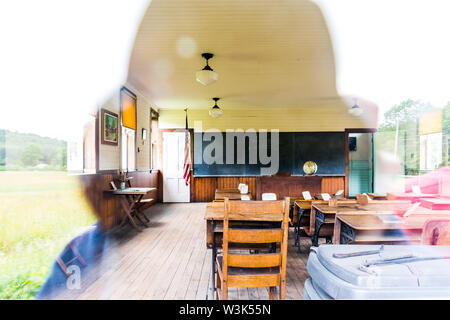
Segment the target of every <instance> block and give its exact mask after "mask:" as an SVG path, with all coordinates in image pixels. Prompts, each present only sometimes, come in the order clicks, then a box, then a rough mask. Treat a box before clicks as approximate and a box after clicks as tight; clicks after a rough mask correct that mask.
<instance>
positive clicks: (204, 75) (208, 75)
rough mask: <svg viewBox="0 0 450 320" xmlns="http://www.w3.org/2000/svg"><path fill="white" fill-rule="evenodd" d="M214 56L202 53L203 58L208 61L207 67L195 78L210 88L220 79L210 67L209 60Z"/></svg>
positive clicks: (197, 73)
mask: <svg viewBox="0 0 450 320" xmlns="http://www.w3.org/2000/svg"><path fill="white" fill-rule="evenodd" d="M213 56H214V55H213V54H212V53H202V57H203V58H205V59H206V66H205V67H204V68H203V69H202V70H200V71H197V72H196V73H195V78H196V79H197V81H198V82H200V83H201V84H203V85H204V86H208V85H210V84H212V83H214V82H216V81H217V79H219V74H218V73H217V72H214V70H213V69H212V68H211V67H210V66H209V64H208V60H209V59H211V58H212V57H213Z"/></svg>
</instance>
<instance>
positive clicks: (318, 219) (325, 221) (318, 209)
mask: <svg viewBox="0 0 450 320" xmlns="http://www.w3.org/2000/svg"><path fill="white" fill-rule="evenodd" d="M410 206H411V202H409V201H390V200H371V201H369V203H368V204H367V205H360V204H358V203H357V202H356V201H354V200H353V201H352V200H341V201H338V204H337V206H335V207H330V206H329V205H328V204H319V203H314V202H313V203H312V205H311V217H310V234H311V242H312V245H313V246H318V241H319V235H320V236H326V237H329V238H330V240H331V237H332V236H333V227H334V222H335V218H336V217H335V215H336V213H338V211H339V212H346V211H353V212H355V211H356V212H361V213H364V212H366V213H367V212H369V211H373V212H381V211H386V210H389V211H391V212H392V211H395V212H398V213H404V212H406V210H407V209H408V208H409V207H410ZM324 226H328V228H327V229H328V230H327V233H326V234H325V235H324V234H320V230H321V229H322V227H324Z"/></svg>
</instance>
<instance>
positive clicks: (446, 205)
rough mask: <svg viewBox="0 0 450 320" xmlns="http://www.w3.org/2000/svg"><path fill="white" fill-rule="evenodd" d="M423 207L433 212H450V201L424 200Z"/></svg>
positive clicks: (422, 201)
mask: <svg viewBox="0 0 450 320" xmlns="http://www.w3.org/2000/svg"><path fill="white" fill-rule="evenodd" d="M420 202H421V206H422V207H425V208H428V209H431V210H450V199H442V198H441V199H423V200H421V201H420Z"/></svg>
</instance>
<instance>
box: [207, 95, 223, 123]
mask: <svg viewBox="0 0 450 320" xmlns="http://www.w3.org/2000/svg"><path fill="white" fill-rule="evenodd" d="M212 99H213V100H214V106H213V107H212V108H211V109H210V110H209V115H210V116H211V117H213V118H218V117H220V116H221V115H222V113H223V111H222V109H220V108H219V106H218V105H217V101H218V100H219V99H220V98H212Z"/></svg>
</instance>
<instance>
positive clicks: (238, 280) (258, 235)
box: [216, 198, 289, 300]
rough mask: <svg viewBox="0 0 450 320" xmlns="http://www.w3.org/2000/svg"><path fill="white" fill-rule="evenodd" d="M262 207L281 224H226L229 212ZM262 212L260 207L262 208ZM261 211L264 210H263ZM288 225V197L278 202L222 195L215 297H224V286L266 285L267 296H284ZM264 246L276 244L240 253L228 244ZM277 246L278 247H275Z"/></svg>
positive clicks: (233, 212) (226, 292)
mask: <svg viewBox="0 0 450 320" xmlns="http://www.w3.org/2000/svg"><path fill="white" fill-rule="evenodd" d="M262 207H265V208H266V209H265V213H266V214H273V215H279V216H278V217H279V220H280V221H281V226H280V224H278V227H271V228H260V227H253V228H252V227H250V226H248V227H246V228H243V227H242V226H240V227H239V228H234V227H233V225H230V220H229V216H230V214H243V213H245V212H252V211H253V212H256V211H259V210H261V208H262ZM263 211H264V210H263ZM263 214H264V213H263ZM288 228H289V198H285V200H279V201H264V202H263V201H251V202H250V201H247V202H245V201H229V199H228V198H225V205H224V223H223V253H222V255H218V256H217V260H216V264H217V281H216V285H217V287H216V298H217V299H223V300H226V299H227V298H228V287H246V288H254V287H269V298H270V299H275V292H276V288H277V287H279V288H280V290H279V291H280V292H279V298H280V299H284V298H285V296H286V259H287V243H288ZM249 243H250V244H258V245H266V244H271V243H279V244H280V246H279V248H278V246H277V248H276V250H275V251H274V252H273V251H269V252H267V253H266V252H258V253H257V254H249V253H242V252H241V251H236V250H233V249H232V247H231V246H230V245H232V244H249ZM278 249H279V250H278Z"/></svg>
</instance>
